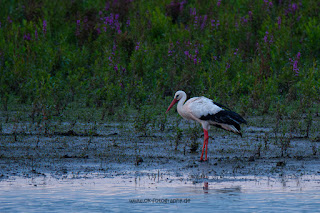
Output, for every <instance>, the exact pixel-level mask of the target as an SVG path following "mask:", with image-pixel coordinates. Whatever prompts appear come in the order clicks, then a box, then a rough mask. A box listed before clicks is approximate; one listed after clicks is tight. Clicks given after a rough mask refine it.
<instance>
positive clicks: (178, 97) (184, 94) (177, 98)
mask: <svg viewBox="0 0 320 213" xmlns="http://www.w3.org/2000/svg"><path fill="white" fill-rule="evenodd" d="M184 96H187V95H186V93H185V92H184V91H181V90H179V91H177V92H176V94H174V98H173V100H172V102H171V104H170V105H169V107H168V109H167V111H166V113H167V112H169V110H170V109H171V108H172V107H173V106H174V105H175V104H176V103H177V102H178V101H179V100H180V99H181V98H182V97H184Z"/></svg>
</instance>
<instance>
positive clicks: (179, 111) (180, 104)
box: [177, 92, 187, 116]
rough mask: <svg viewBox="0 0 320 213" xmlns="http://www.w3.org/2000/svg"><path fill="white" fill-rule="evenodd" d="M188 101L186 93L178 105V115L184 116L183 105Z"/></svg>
mask: <svg viewBox="0 0 320 213" xmlns="http://www.w3.org/2000/svg"><path fill="white" fill-rule="evenodd" d="M186 100H187V94H186V93H185V92H184V93H183V95H182V98H181V99H180V100H179V102H178V105H177V110H178V113H179V114H180V115H181V116H182V114H183V104H184V102H185V101H186Z"/></svg>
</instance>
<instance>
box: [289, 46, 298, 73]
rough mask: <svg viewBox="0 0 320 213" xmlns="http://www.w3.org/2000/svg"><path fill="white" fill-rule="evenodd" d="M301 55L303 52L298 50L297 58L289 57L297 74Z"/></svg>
mask: <svg viewBox="0 0 320 213" xmlns="http://www.w3.org/2000/svg"><path fill="white" fill-rule="evenodd" d="M300 57H301V53H300V52H298V53H297V56H296V58H295V59H294V60H293V59H292V58H289V61H290V62H291V63H292V70H293V71H294V72H295V76H298V75H299V67H298V62H299V59H300Z"/></svg>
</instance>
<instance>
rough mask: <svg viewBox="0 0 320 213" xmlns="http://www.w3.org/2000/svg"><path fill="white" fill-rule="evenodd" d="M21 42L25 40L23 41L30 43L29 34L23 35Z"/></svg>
mask: <svg viewBox="0 0 320 213" xmlns="http://www.w3.org/2000/svg"><path fill="white" fill-rule="evenodd" d="M23 40H25V41H30V40H31V36H30V33H28V34H24V36H23Z"/></svg>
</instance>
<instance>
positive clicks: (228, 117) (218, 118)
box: [200, 110, 247, 136]
mask: <svg viewBox="0 0 320 213" xmlns="http://www.w3.org/2000/svg"><path fill="white" fill-rule="evenodd" d="M200 119H201V120H207V121H209V122H210V123H211V124H212V125H214V126H216V127H219V128H221V129H225V130H227V131H231V132H234V133H236V134H238V135H240V136H242V134H241V132H240V131H241V128H240V124H247V121H246V120H245V119H244V118H243V117H241V116H240V115H239V114H238V113H236V112H233V111H231V110H221V111H219V112H218V113H216V114H213V115H212V114H208V115H206V116H202V117H201V118H200Z"/></svg>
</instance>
